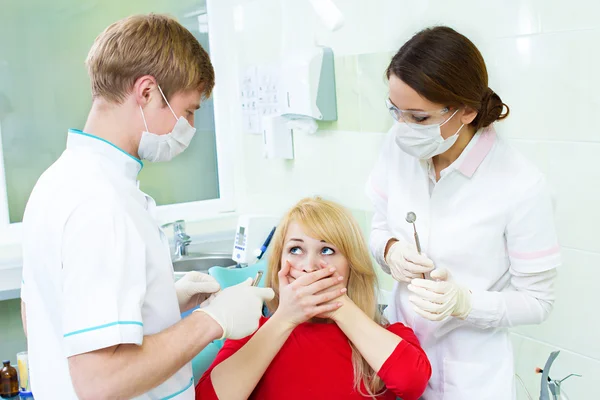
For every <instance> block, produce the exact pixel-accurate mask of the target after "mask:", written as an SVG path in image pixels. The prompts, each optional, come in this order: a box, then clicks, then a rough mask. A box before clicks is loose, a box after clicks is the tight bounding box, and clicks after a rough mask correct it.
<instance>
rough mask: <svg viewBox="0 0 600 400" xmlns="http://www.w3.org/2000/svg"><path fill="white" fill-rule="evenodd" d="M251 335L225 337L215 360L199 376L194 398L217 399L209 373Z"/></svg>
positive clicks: (239, 347) (260, 323)
mask: <svg viewBox="0 0 600 400" xmlns="http://www.w3.org/2000/svg"><path fill="white" fill-rule="evenodd" d="M267 319H268V318H265V317H262V318H261V319H260V322H259V329H260V327H261V326H263V324H264V323H265V322H266V321H267ZM252 336H254V334H252V335H250V336H246V337H245V338H243V339H240V340H229V339H227V340H226V341H225V344H224V345H223V347H222V348H221V350H219V353H218V354H217V356H216V357H215V360H214V361H213V363H212V364H211V366H210V367H208V369H207V370H206V372H204V374H203V375H202V378H200V381H199V382H198V385H196V400H219V397H218V396H217V393H216V392H215V389H214V387H213V384H212V380H211V378H210V373H211V372H212V370H213V369H214V368H215V367H216V366H217V365H219V364H220V363H222V362H223V361H225V360H227V359H228V358H229V357H231V356H232V355H234V354H235V353H236V352H237V351H238V350H239V349H241V348H242V347H244V345H245V344H246V343H248V341H249V340H250V339H251V338H252Z"/></svg>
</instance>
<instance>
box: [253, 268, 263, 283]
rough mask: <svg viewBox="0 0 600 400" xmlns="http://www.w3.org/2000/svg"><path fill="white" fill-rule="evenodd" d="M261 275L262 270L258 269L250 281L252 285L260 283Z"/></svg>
mask: <svg viewBox="0 0 600 400" xmlns="http://www.w3.org/2000/svg"><path fill="white" fill-rule="evenodd" d="M262 276H263V272H262V271H258V272H257V274H256V277H255V278H254V280H253V281H252V286H258V284H259V283H260V279H261V278H262Z"/></svg>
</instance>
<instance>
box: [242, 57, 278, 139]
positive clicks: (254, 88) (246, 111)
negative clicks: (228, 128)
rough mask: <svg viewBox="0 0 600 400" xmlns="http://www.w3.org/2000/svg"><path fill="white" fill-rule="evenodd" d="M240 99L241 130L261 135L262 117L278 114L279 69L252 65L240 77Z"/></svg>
mask: <svg viewBox="0 0 600 400" xmlns="http://www.w3.org/2000/svg"><path fill="white" fill-rule="evenodd" d="M240 89H241V93H240V99H241V107H242V121H243V129H244V132H246V133H252V134H262V117H263V116H267V115H273V114H279V112H280V110H281V107H280V106H279V101H280V98H279V69H278V68H277V66H275V65H261V66H259V65H253V66H250V67H248V68H246V69H245V70H244V72H243V73H242V76H241V84H240Z"/></svg>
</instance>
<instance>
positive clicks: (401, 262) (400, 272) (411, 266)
mask: <svg viewBox="0 0 600 400" xmlns="http://www.w3.org/2000/svg"><path fill="white" fill-rule="evenodd" d="M385 262H386V263H387V265H388V266H389V267H390V272H391V274H392V277H393V278H394V279H395V280H397V281H398V282H407V283H410V281H411V280H413V279H415V278H423V274H425V273H427V272H430V271H432V270H433V268H434V266H433V261H431V259H429V257H427V256H426V255H424V254H419V252H418V251H417V248H416V247H415V246H413V245H410V244H408V243H405V242H403V241H398V242H396V243H394V244H393V245H392V247H390V249H389V250H388V253H387V255H386V257H385Z"/></svg>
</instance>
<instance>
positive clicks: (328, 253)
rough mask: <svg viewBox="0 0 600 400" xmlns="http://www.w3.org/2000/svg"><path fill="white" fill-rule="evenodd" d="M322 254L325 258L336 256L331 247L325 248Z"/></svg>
mask: <svg viewBox="0 0 600 400" xmlns="http://www.w3.org/2000/svg"><path fill="white" fill-rule="evenodd" d="M321 254H323V255H324V256H332V255H334V254H335V251H334V250H333V249H332V248H331V247H323V249H322V250H321Z"/></svg>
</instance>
